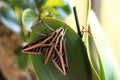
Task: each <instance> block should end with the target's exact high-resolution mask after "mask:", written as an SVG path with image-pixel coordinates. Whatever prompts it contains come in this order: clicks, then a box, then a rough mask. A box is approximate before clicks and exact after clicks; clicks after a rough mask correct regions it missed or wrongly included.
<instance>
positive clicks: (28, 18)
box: [22, 9, 38, 31]
mask: <svg viewBox="0 0 120 80" xmlns="http://www.w3.org/2000/svg"><path fill="white" fill-rule="evenodd" d="M37 19H38V16H37V15H36V14H35V12H33V11H32V10H31V9H26V10H25V11H24V12H23V14H22V23H23V25H24V27H25V28H26V29H27V30H28V31H31V27H32V26H33V24H34V23H35V21H37Z"/></svg>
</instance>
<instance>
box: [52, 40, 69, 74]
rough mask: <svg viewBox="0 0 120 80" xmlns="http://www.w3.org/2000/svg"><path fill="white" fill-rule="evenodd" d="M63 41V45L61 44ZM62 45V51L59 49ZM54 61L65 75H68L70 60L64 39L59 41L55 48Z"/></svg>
mask: <svg viewBox="0 0 120 80" xmlns="http://www.w3.org/2000/svg"><path fill="white" fill-rule="evenodd" d="M61 41H62V45H60V42H61ZM60 47H61V48H62V51H59V50H60ZM52 62H53V64H54V65H55V67H56V68H57V69H58V70H59V71H60V72H61V73H62V74H63V75H66V72H67V69H68V61H67V55H66V47H65V41H64V40H63V39H62V40H60V41H59V42H58V44H57V46H56V48H55V49H54V58H53V60H52Z"/></svg>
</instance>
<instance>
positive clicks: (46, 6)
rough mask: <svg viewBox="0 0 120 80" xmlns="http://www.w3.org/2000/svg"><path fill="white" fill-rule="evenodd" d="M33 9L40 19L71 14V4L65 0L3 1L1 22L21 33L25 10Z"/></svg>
mask: <svg viewBox="0 0 120 80" xmlns="http://www.w3.org/2000/svg"><path fill="white" fill-rule="evenodd" d="M27 8H30V9H32V10H33V11H34V12H35V14H36V15H37V16H39V17H38V18H44V17H46V16H51V17H52V16H53V17H55V16H56V17H58V18H59V17H60V18H61V17H63V18H61V19H64V18H65V16H67V15H68V14H70V13H71V8H70V4H69V3H67V2H65V1H63V0H57V1H55V0H1V1H0V20H1V21H2V22H3V23H4V24H5V25H6V26H7V27H9V28H10V29H12V30H13V31H15V32H17V33H20V32H21V29H22V27H21V26H23V25H22V23H21V17H22V13H23V10H25V9H27Z"/></svg>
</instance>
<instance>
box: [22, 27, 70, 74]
mask: <svg viewBox="0 0 120 80" xmlns="http://www.w3.org/2000/svg"><path fill="white" fill-rule="evenodd" d="M64 34H65V32H64V29H63V28H61V27H60V28H58V29H57V30H56V31H54V32H53V33H51V34H50V35H48V36H45V37H44V38H42V39H41V38H40V39H38V40H35V41H32V42H30V43H28V44H27V45H26V46H24V48H23V50H22V52H23V53H26V54H41V53H42V51H43V50H44V51H45V64H47V63H48V61H49V60H50V58H52V62H53V64H54V65H55V67H56V68H57V69H58V70H59V71H60V72H61V73H62V74H63V75H66V73H67V69H68V61H67V54H66V47H65V40H64Z"/></svg>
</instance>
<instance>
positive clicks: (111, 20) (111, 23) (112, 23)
mask: <svg viewBox="0 0 120 80" xmlns="http://www.w3.org/2000/svg"><path fill="white" fill-rule="evenodd" d="M85 1H87V0H84V1H83V0H76V1H74V0H72V3H73V5H76V6H77V11H78V15H79V22H80V25H81V26H83V25H84V26H85V21H84V18H83V15H84V8H82V6H83V7H85V6H86V5H87V3H86V2H85ZM83 3H84V4H83ZM91 8H92V9H93V10H94V12H95V14H96V15H97V17H98V20H99V21H100V24H101V26H102V29H103V31H104V33H105V35H106V37H107V39H108V41H109V44H110V47H111V49H112V51H113V53H114V54H113V55H114V57H115V58H116V60H117V62H118V66H119V68H120V22H119V18H120V9H119V8H120V0H91ZM71 16H73V15H72V14H71ZM71 18H73V17H70V18H69V19H68V20H67V22H68V23H69V24H70V25H72V26H75V24H74V23H71V22H69V21H72V20H73V19H71ZM70 19H71V20H70ZM108 56H109V55H108Z"/></svg>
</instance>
